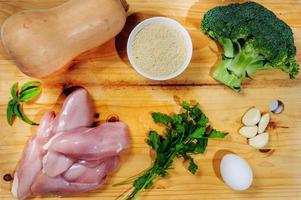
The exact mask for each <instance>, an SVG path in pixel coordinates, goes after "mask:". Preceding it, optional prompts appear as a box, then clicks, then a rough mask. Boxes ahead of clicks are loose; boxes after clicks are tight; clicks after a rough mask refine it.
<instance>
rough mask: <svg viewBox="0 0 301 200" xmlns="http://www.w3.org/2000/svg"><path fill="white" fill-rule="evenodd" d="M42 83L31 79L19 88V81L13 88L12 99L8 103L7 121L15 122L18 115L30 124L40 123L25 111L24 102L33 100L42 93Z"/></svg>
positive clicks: (10, 123)
mask: <svg viewBox="0 0 301 200" xmlns="http://www.w3.org/2000/svg"><path fill="white" fill-rule="evenodd" d="M40 86H41V83H40V82H38V81H30V82H27V83H25V84H24V85H23V86H22V87H21V89H20V90H19V89H18V83H15V84H14V85H13V86H12V88H11V96H12V99H11V100H10V101H9V102H8V105H7V122H8V123H9V125H12V124H13V120H14V118H15V117H16V116H17V117H19V118H20V119H22V120H23V121H24V122H26V123H28V124H30V125H38V124H37V123H35V122H33V121H31V120H30V119H29V118H28V117H27V116H26V115H25V114H24V112H23V103H24V102H27V101H30V100H32V99H33V98H35V97H36V96H37V95H39V94H40V93H41V88H40Z"/></svg>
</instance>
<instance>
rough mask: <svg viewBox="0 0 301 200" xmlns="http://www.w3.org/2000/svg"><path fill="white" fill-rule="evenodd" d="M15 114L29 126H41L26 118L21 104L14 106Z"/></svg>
mask: <svg viewBox="0 0 301 200" xmlns="http://www.w3.org/2000/svg"><path fill="white" fill-rule="evenodd" d="M14 113H15V114H16V115H17V117H19V118H20V119H22V120H23V121H24V122H26V123H27V124H29V125H39V124H37V123H35V122H33V121H31V120H30V119H28V118H27V117H26V115H24V114H23V108H22V106H21V105H20V104H15V105H14Z"/></svg>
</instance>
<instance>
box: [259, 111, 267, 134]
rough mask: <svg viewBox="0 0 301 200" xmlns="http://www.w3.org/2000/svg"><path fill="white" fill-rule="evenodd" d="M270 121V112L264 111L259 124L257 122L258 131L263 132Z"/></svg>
mask: <svg viewBox="0 0 301 200" xmlns="http://www.w3.org/2000/svg"><path fill="white" fill-rule="evenodd" d="M269 123H270V114H269V113H266V114H264V115H262V117H261V119H260V121H259V124H258V133H263V132H264V131H265V129H266V128H267V126H268V124H269Z"/></svg>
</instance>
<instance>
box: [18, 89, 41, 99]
mask: <svg viewBox="0 0 301 200" xmlns="http://www.w3.org/2000/svg"><path fill="white" fill-rule="evenodd" d="M40 93H41V88H39V87H34V88H31V89H28V90H25V91H23V93H21V96H20V98H19V99H20V101H21V102H25V101H28V100H31V99H32V98H34V97H35V96H37V95H39V94H40Z"/></svg>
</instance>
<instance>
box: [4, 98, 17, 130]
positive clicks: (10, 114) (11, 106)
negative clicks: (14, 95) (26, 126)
mask: <svg viewBox="0 0 301 200" xmlns="http://www.w3.org/2000/svg"><path fill="white" fill-rule="evenodd" d="M16 103H17V102H16V101H15V100H14V99H12V100H10V101H9V102H8V105H7V111H6V119H7V122H8V124H9V125H10V126H11V125H12V124H13V119H14V117H15V113H14V106H15V104H16Z"/></svg>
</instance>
